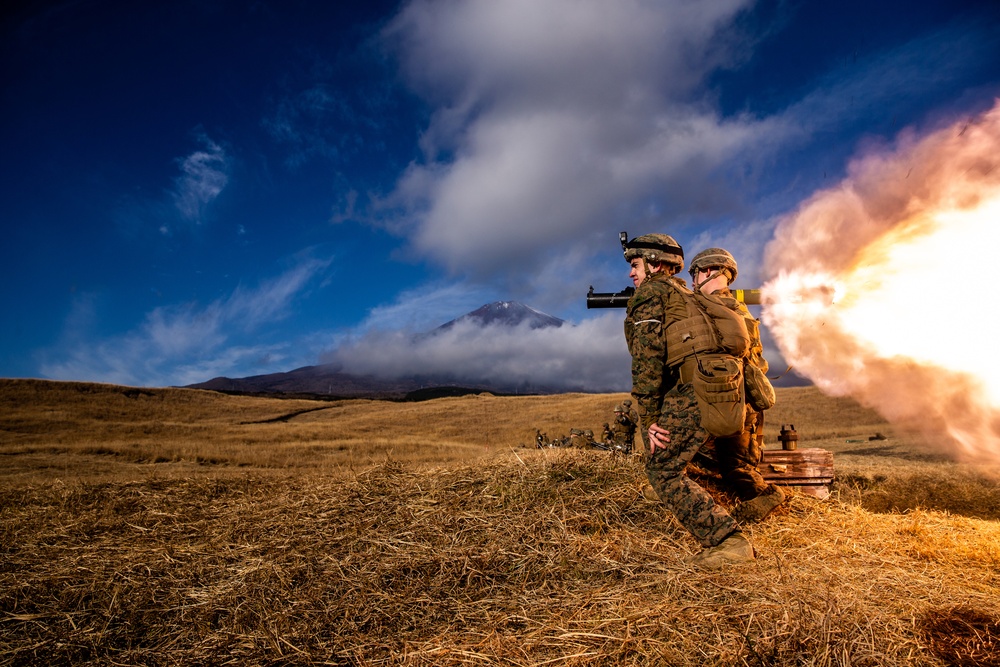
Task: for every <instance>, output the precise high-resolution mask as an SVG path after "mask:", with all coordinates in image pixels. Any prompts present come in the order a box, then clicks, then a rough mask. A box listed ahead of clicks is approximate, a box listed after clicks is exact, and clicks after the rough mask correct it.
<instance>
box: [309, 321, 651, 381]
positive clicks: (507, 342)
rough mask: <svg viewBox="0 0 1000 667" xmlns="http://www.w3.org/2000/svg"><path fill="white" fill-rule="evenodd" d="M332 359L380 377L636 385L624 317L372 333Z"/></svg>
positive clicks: (348, 368)
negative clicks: (538, 326)
mask: <svg viewBox="0 0 1000 667" xmlns="http://www.w3.org/2000/svg"><path fill="white" fill-rule="evenodd" d="M329 360H330V361H331V362H332V363H336V364H337V365H339V366H340V367H341V368H342V369H343V370H344V371H346V372H350V373H357V374H371V375H375V376H380V377H387V378H393V377H404V376H430V375H433V376H434V377H435V378H436V379H438V380H441V379H447V380H450V381H452V382H456V383H463V382H466V383H480V382H489V383H491V384H492V385H494V386H505V387H509V388H521V389H525V390H531V389H538V388H546V389H559V390H563V391H626V390H628V388H629V387H630V386H631V385H630V383H631V377H630V371H629V367H630V366H629V363H630V362H629V355H628V350H627V349H626V347H625V338H624V335H623V334H622V313H620V312H618V313H610V312H609V313H605V314H604V315H603V316H601V317H596V318H593V319H590V320H586V321H584V322H582V323H580V324H573V323H566V324H564V325H563V326H561V327H558V328H555V327H550V328H543V329H530V328H528V327H527V326H526V325H522V326H517V327H505V326H492V327H480V326H477V325H475V324H471V323H457V324H456V325H455V326H453V327H451V328H449V329H446V330H444V331H439V332H435V333H434V334H433V335H429V336H423V337H413V336H412V335H410V334H409V333H405V332H400V331H388V332H369V333H368V334H367V335H365V336H364V337H362V338H359V339H357V340H354V341H353V342H350V343H346V344H344V345H341V346H340V347H339V348H338V349H336V350H335V351H334V352H333V353H331V355H330V358H329Z"/></svg>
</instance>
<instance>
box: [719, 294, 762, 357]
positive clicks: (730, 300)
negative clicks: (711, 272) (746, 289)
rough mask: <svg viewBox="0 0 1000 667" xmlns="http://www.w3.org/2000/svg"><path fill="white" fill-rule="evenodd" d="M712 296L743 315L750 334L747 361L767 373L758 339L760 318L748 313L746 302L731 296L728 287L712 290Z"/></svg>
mask: <svg viewBox="0 0 1000 667" xmlns="http://www.w3.org/2000/svg"><path fill="white" fill-rule="evenodd" d="M712 296H717V297H719V299H720V300H721V301H722V303H724V304H726V306H728V307H729V309H730V310H735V311H736V312H737V313H739V314H740V315H742V316H743V319H744V320H745V321H746V324H747V332H748V333H749V334H750V352H749V356H748V357H747V361H749V362H750V363H751V364H753V365H754V366H756V367H757V368H759V369H760V370H762V371H764V372H765V373H767V368H768V364H767V359H765V358H764V344H763V343H761V341H760V320H758V319H757V318H755V317H754V316H753V315H751V314H750V309H749V308H747V306H746V304H745V303H743V302H742V301H740V300H739V299H737V298H736V297H734V296H733V293H732V292H730V291H729V288H728V287H723V288H722V289H720V290H716V291H714V292H712Z"/></svg>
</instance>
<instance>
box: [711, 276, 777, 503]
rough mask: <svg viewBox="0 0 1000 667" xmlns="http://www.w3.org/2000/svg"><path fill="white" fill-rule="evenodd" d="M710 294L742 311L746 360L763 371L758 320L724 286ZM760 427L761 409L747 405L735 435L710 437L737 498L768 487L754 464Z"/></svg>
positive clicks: (758, 454)
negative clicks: (747, 349)
mask: <svg viewBox="0 0 1000 667" xmlns="http://www.w3.org/2000/svg"><path fill="white" fill-rule="evenodd" d="M712 296H716V297H719V299H720V300H721V301H722V302H723V303H724V304H726V305H727V306H728V307H729V308H730V309H732V310H734V311H736V312H738V313H740V314H741V315H743V318H744V319H745V320H746V324H747V331H748V332H749V333H750V356H749V357H748V359H747V362H746V363H750V364H753V365H754V366H757V368H759V369H761V370H762V371H764V372H765V373H766V372H767V369H768V365H767V360H766V359H764V346H763V344H762V343H761V340H760V330H759V324H758V322H757V320H756V319H755V318H754V316H753V315H751V314H750V310H749V309H748V308H747V307H746V305H745V304H744V303H743V302H742V301H739V300H737V299H736V298H735V297H734V296H733V293H732V292H730V291H729V289H728V288H722V289H720V290H716V291H715V292H713V293H712ZM763 431H764V413H762V412H756V411H754V410H751V409H749V408H748V409H747V416H746V421H745V422H744V425H743V431H742V432H740V433H737V434H735V435H731V436H727V437H724V438H720V437H717V438H715V439H714V443H713V444H714V448H715V457H716V460H717V462H718V465H719V473H720V474H721V475H722V479H723V481H724V482H725V483H726V484H727V485H728V486H729V487H730V488H732V490H733V491H734V492H735V493H736V495H737V496H739V497H740V499H741V500H749V499H750V498H756V497H757V496H759V495H760V494H762V493H764V492H765V491H766V490H767V489H768V483H767V482H765V481H764V478H763V477H761V474H760V472H758V470H757V466H758V465H759V464H760V460H761V457H762V456H763V451H762V450H763V447H762V446H761V442H760V440H761V437H760V436H762V435H763Z"/></svg>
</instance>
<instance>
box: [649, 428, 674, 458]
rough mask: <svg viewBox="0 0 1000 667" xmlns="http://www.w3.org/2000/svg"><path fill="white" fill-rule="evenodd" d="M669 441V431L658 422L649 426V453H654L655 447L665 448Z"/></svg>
mask: <svg viewBox="0 0 1000 667" xmlns="http://www.w3.org/2000/svg"><path fill="white" fill-rule="evenodd" d="M669 442H670V431H668V430H667V429H665V428H663V427H662V426H660V425H659V424H651V425H650V427H649V453H650V454H655V453H656V450H657V449H666V448H667V444H668V443H669Z"/></svg>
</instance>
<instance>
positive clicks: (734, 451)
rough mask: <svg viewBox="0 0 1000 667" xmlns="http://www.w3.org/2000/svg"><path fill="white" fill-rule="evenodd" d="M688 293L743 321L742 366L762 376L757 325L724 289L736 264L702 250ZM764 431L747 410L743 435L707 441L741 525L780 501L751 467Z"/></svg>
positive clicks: (758, 415) (758, 414) (777, 491)
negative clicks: (745, 347) (706, 297)
mask: <svg viewBox="0 0 1000 667" xmlns="http://www.w3.org/2000/svg"><path fill="white" fill-rule="evenodd" d="M689 272H690V273H691V284H692V286H693V288H694V289H696V290H701V292H702V293H704V294H711V295H713V296H715V297H716V298H718V299H720V300H721V301H722V302H723V303H724V304H725V305H726V306H727V307H728V308H730V309H732V310H733V311H735V312H737V313H739V314H740V315H742V316H743V318H744V320H745V322H746V325H747V332H748V333H749V335H750V351H749V355H748V357H747V359H746V361H745V364H753V365H754V366H755V367H757V368H758V369H759V370H760V371H761V374H766V373H767V369H768V364H767V360H766V359H764V346H763V344H762V343H761V340H760V322H759V321H758V320H757V319H756V318H755V317H754V316H753V315H751V314H750V310H749V309H748V308H747V307H746V304H744V303H743V302H742V301H739V300H737V299H736V298H735V297H734V296H733V293H732V292H731V291H730V290H729V286H730V285H731V284H732V283H733V281H734V280H736V276H737V275H738V273H739V271H738V267H737V265H736V259H735V258H734V257H733V256H732V254H730V253H729V252H728V251H726V250H724V249H722V248H709V249H707V250H702V251H701V252H700V253H698V254H697V255H695V256H694V259H692V260H691V266H690V269H689ZM763 432H764V412H763V411H760V410H754V409H753V408H752V407H751V406H748V407H747V411H746V419H745V421H744V423H743V430H742V431H741V432H739V433H736V434H734V435H731V436H725V437H713V438H712V442H711V443H709V446H710V447H714V450H715V460H716V462H717V463H718V466H719V473H720V474H721V475H722V481H723V483H724V484H725V485H726V486H727V487H728V488H729V489H731V490H732V491H733V492H734V493H735V494H736V495H737V496H738V497H739V498H740V500H742V501H743V502H742V503H740V504H739V505H737V506H736V507H735V508H734V509H733V513H732V514H733V518H735V519H736V520H737V521H739V522H741V523H753V522H756V521H761V520H763V519H764V518H765V517H766V516H767V515H768V514H770V513H771V511H773V510H774V509H775V508H776V507H778V505H780V504H781V503H783V502H784V501H785V494H784V492H782V490H781V488H780V487H778V486H775V485H773V484H768V483H767V482H765V481H764V478H763V477H761V475H760V472H759V471H758V470H757V466H758V465H759V464H760V460H761V457H762V456H763V451H762V449H763V448H762V446H761V439H762V436H763Z"/></svg>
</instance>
